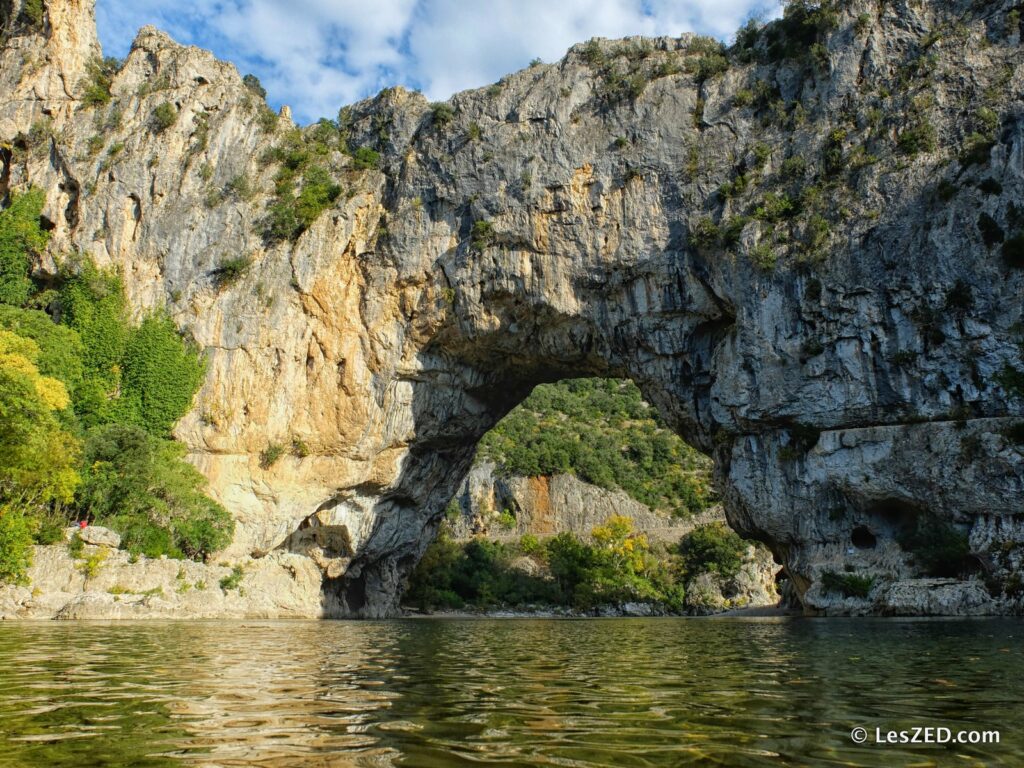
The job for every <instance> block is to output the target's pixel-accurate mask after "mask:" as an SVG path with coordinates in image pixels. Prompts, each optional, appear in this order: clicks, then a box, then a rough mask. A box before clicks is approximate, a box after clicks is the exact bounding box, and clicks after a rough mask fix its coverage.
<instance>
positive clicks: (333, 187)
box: [264, 159, 341, 242]
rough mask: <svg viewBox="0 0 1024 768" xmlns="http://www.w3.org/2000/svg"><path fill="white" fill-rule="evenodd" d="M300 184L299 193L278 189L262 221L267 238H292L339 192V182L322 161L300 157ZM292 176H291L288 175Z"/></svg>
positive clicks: (336, 196)
mask: <svg viewBox="0 0 1024 768" xmlns="http://www.w3.org/2000/svg"><path fill="white" fill-rule="evenodd" d="M300 166H301V167H303V168H304V171H303V174H302V187H301V190H300V192H299V194H298V195H293V194H292V192H291V191H290V190H286V189H281V188H280V187H279V190H278V199H277V202H276V203H274V204H273V205H272V206H271V208H270V212H269V214H268V216H267V219H266V221H265V231H264V232H265V235H266V236H267V239H268V240H270V241H272V242H273V241H280V240H295V239H296V238H298V237H299V235H301V234H302V233H303V232H305V231H306V230H307V229H309V227H310V226H311V225H312V224H313V222H314V221H316V220H317V218H319V216H320V214H321V213H323V212H324V211H325V210H326V209H327V208H329V207H330V206H331V205H332V204H333V203H334V202H335V201H336V200H337V199H338V197H340V195H341V185H340V184H338V183H337V182H335V181H334V179H333V178H332V177H331V174H330V172H329V171H328V170H327V169H326V168H324V167H323V166H321V165H315V164H310V163H309V161H308V159H307V160H303V161H301V163H300ZM288 178H289V179H290V178H291V177H290V176H289V177H288Z"/></svg>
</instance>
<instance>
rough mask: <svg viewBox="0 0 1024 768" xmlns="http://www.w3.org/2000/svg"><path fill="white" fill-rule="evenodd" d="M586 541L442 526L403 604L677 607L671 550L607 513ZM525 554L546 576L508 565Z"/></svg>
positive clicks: (571, 536)
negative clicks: (493, 537)
mask: <svg viewBox="0 0 1024 768" xmlns="http://www.w3.org/2000/svg"><path fill="white" fill-rule="evenodd" d="M593 536H594V539H593V542H587V541H584V540H582V539H580V538H579V537H577V536H576V535H574V534H572V533H561V534H559V535H557V536H554V537H553V538H550V539H548V540H547V541H546V542H544V543H543V544H542V543H540V542H538V541H537V540H536V538H535V537H528V536H524V537H523V539H522V541H521V543H520V545H519V546H516V545H513V544H503V543H500V542H494V541H488V540H486V539H473V540H471V541H468V542H464V543H459V542H454V541H452V540H451V539H449V538H448V536H447V534H446V533H445V532H442V534H441V536H440V537H439V538H438V540H437V541H435V542H434V543H433V544H431V546H430V547H429V548H428V549H427V551H426V553H425V554H424V556H423V559H422V560H420V563H419V564H418V565H417V567H416V569H415V570H414V571H413V573H412V575H411V577H410V580H409V588H408V591H407V592H406V595H405V602H406V603H407V604H412V605H418V606H420V607H422V608H461V607H465V606H470V607H473V608H492V607H495V606H524V605H536V604H542V605H563V606H572V607H575V608H581V609H590V608H593V607H595V606H598V605H606V604H617V603H621V602H625V601H628V600H645V601H651V602H658V603H661V604H663V605H666V606H668V607H669V608H670V609H673V610H680V609H681V607H682V598H683V590H682V587H681V586H680V585H679V584H678V583H677V582H676V581H675V579H674V577H673V575H672V572H673V568H672V567H671V564H670V562H669V561H670V559H671V555H669V554H668V553H666V552H655V551H654V550H652V549H651V548H650V546H649V545H648V544H647V541H646V538H645V537H643V536H637V535H636V534H634V533H633V531H632V524H631V521H630V520H629V519H628V518H612V519H610V520H609V521H608V523H607V524H606V525H604V526H599V527H598V528H595V529H594V531H593ZM523 556H528V557H531V558H533V559H534V561H535V563H537V564H538V565H540V566H542V567H543V566H546V567H547V570H548V571H549V573H550V576H548V575H544V576H533V575H529V574H527V573H526V572H524V571H523V570H521V569H519V568H516V567H514V565H513V563H514V561H516V560H517V559H518V558H520V557H523Z"/></svg>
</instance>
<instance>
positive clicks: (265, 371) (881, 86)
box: [0, 0, 1024, 616]
mask: <svg viewBox="0 0 1024 768" xmlns="http://www.w3.org/2000/svg"><path fill="white" fill-rule="evenodd" d="M15 5H18V4H17V3H15ZM838 5H841V6H842V7H841V8H840V9H839V10H838V11H837V12H836V13H835V15H834V18H832V19H831V20H829V23H828V24H825V25H824V26H823V29H822V31H820V32H818V33H816V34H818V39H819V42H818V43H817V44H816V45H815V46H814V47H810V46H804V48H803V49H801V50H799V51H796V52H795V54H796V57H795V58H793V57H790V58H785V56H784V54H785V51H781V50H780V46H779V45H773V44H772V39H771V36H770V35H762V38H761V39H760V40H759V42H758V43H757V47H756V48H755V49H754V50H753V51H752V52H751V53H750V55H748V56H743V55H741V54H736V55H733V56H732V57H731V63H730V65H729V66H728V68H727V69H725V71H717V70H719V69H721V67H720V66H716V61H717V60H714V59H707V58H706V57H707V56H709V55H713V53H709V52H708V50H707V46H701V45H700V44H699V43H696V44H695V43H694V41H693V39H692V38H690V37H683V38H679V39H668V38H662V39H655V40H640V39H631V40H626V41H620V42H607V41H603V42H598V43H595V44H590V45H586V46H584V45H580V46H576V47H575V48H573V49H572V50H570V51H569V53H568V55H567V56H566V58H564V59H563V60H562V61H560V62H558V63H556V64H551V65H547V64H545V65H540V66H535V67H531V68H530V69H527V70H524V71H522V72H518V73H516V74H513V75H510V76H509V77H507V78H505V79H504V80H503V81H501V83H499V84H497V85H495V86H491V87H489V88H484V89H481V90H477V91H467V92H464V93H461V94H458V95H456V96H455V97H453V99H452V100H451V101H450V102H449V105H450V107H451V110H450V112H449V111H447V110H434V109H432V108H431V105H430V104H428V103H427V102H426V100H425V99H424V98H423V97H422V96H421V95H419V94H416V93H409V92H406V91H403V90H401V89H392V90H389V91H386V92H383V93H382V94H380V95H379V96H377V97H376V98H374V99H371V100H368V101H365V102H362V103H360V104H357V105H355V106H354V107H353V108H351V109H350V110H348V111H347V112H346V115H345V130H346V132H347V136H346V138H347V145H348V147H349V148H352V149H354V148H357V147H368V148H373V149H374V150H375V151H378V152H379V153H380V160H379V168H358V167H357V164H356V163H354V162H353V161H352V159H351V158H350V157H349V156H347V155H344V154H342V153H341V152H339V151H336V150H334V151H332V152H329V153H328V154H327V155H326V156H325V157H324V158H323V161H322V162H323V164H324V165H325V166H326V167H329V168H330V169H331V171H332V173H333V174H334V177H335V178H336V180H337V181H338V183H340V184H341V186H342V189H343V192H342V194H341V195H340V196H338V198H337V200H336V201H335V202H334V203H333V204H332V205H331V206H329V207H328V209H327V210H326V211H324V212H323V213H322V214H321V215H320V216H319V217H318V218H317V219H316V220H315V222H314V223H313V224H312V225H311V226H310V227H309V228H308V229H307V230H306V231H305V232H303V233H302V234H301V235H300V236H299V237H298V238H297V239H296V240H295V241H294V242H292V241H284V242H276V243H275V242H268V241H267V239H266V238H265V237H264V232H265V229H266V228H265V225H264V223H263V222H264V220H265V217H266V215H267V212H268V209H269V208H270V207H271V206H272V204H273V195H274V194H275V191H274V179H275V176H276V175H277V174H278V173H279V171H280V168H281V167H282V165H281V160H280V157H279V156H278V157H276V158H275V157H274V156H272V155H270V154H268V153H267V150H268V149H269V148H271V147H274V146H277V145H280V144H281V143H282V141H284V137H286V136H287V134H288V132H289V131H290V130H292V128H293V126H292V125H291V123H290V121H289V120H288V118H287V117H286V116H285V117H281V118H278V119H273V118H270V119H268V116H267V114H266V112H265V108H264V107H263V105H262V100H261V99H260V98H259V97H258V96H256V95H255V94H253V93H252V91H250V90H249V89H248V88H246V87H245V85H243V83H242V80H241V78H240V76H239V74H238V72H237V71H236V70H235V68H234V67H233V66H231V65H230V64H225V63H222V62H219V61H217V60H215V59H214V58H213V57H212V55H210V54H209V53H207V52H204V51H201V50H198V49H195V48H187V47H183V46H180V45H178V44H176V43H174V42H173V41H171V40H170V39H169V38H168V37H167V36H166V35H164V34H162V33H160V32H158V31H156V30H154V29H152V28H146V29H143V30H142V31H141V32H140V33H139V36H138V38H137V39H136V41H135V44H134V46H133V48H132V51H131V53H130V54H129V56H128V57H127V60H126V61H125V62H124V64H123V66H122V67H121V68H120V69H119V71H117V72H116V74H115V75H114V76H113V78H112V84H111V87H110V91H111V95H112V99H111V101H110V103H109V104H107V105H90V104H88V103H86V102H85V101H84V100H83V95H84V94H85V92H86V87H87V84H88V83H87V79H88V78H87V63H88V61H89V59H90V58H91V57H93V56H94V55H96V53H97V46H96V38H95V33H94V23H93V19H92V3H91V2H89V0H75V1H74V2H72V0H63V1H58V0H47V1H46V3H45V17H44V18H43V20H42V22H41V23H40V24H39V25H37V26H33V25H29V24H26V23H24V22H23V21H19V19H20V18H21V17H19V16H18V15H17V13H16V12H15V11H14V10H13V9H12V3H11V0H7V1H6V2H5V3H3V4H2V8H0V20H2V21H3V23H4V30H5V32H4V40H3V45H4V47H3V52H2V54H0V82H2V83H3V91H4V94H5V96H4V98H3V100H2V102H0V134H2V136H0V138H2V140H3V142H4V145H3V149H2V157H3V169H2V176H0V194H7V192H8V191H9V190H15V191H16V190H22V189H25V188H27V187H28V186H30V185H35V186H37V187H40V188H42V189H44V190H45V191H46V193H47V201H48V202H47V208H46V210H45V211H44V215H45V218H46V222H47V225H48V226H50V227H52V235H53V236H52V239H51V243H52V248H51V253H52V255H53V256H55V257H56V256H59V255H60V254H67V253H69V252H77V251H81V252H88V253H89V254H91V255H92V257H93V258H94V259H95V260H96V261H97V262H98V263H99V264H101V265H115V266H116V267H118V268H119V269H120V270H121V271H122V273H123V275H124V278H125V282H126V285H127V288H128V292H129V295H130V300H131V303H132V306H133V308H134V309H135V310H136V311H137V312H138V313H140V314H141V313H143V312H145V311H147V310H150V309H152V308H155V307H166V308H167V310H168V311H169V312H170V313H171V315H172V316H173V317H174V319H175V320H176V321H177V323H178V324H179V326H180V327H181V329H182V330H183V331H184V332H185V333H187V334H189V335H191V336H192V337H193V338H195V340H196V341H197V342H198V343H199V344H200V345H201V346H202V347H204V348H205V350H206V356H207V360H208V373H207V377H206V380H205V383H204V385H203V387H202V389H201V391H200V393H199V395H198V396H197V398H196V402H195V407H194V408H193V409H192V411H191V412H190V413H189V414H188V415H187V416H186V417H185V418H184V419H183V420H182V421H181V423H180V424H179V426H178V428H177V437H178V438H179V439H180V440H182V441H183V442H184V443H185V444H186V445H187V446H188V447H189V450H190V453H191V458H192V460H193V461H194V463H195V464H196V466H198V467H199V468H200V469H201V470H202V471H203V472H204V473H205V474H206V476H207V477H208V478H209V479H210V483H211V488H212V492H213V494H214V495H215V496H216V497H217V498H218V499H219V500H220V501H221V502H223V503H224V504H225V505H226V506H227V507H228V509H230V510H231V511H232V513H233V514H234V515H235V516H236V518H237V519H238V522H239V526H238V532H237V534H236V539H235V541H234V543H233V544H232V546H231V550H230V552H229V553H228V554H229V555H238V556H240V555H244V554H250V553H256V554H261V553H266V552H269V551H271V550H274V549H276V548H281V547H287V548H292V547H294V548H296V549H297V550H301V551H302V552H303V553H305V554H308V555H310V556H311V557H313V558H314V560H316V561H317V562H318V563H320V564H321V565H322V570H323V573H324V574H325V575H324V580H323V585H322V591H323V596H322V602H323V609H324V612H325V613H326V614H329V615H344V616H380V615H384V614H386V613H388V612H389V611H391V610H392V609H393V608H394V607H395V606H396V604H397V599H398V595H399V592H400V588H401V585H402V583H403V579H404V577H405V575H406V574H407V573H408V571H409V569H410V568H411V567H412V566H413V564H414V563H415V562H416V560H417V558H418V557H419V555H420V554H421V553H422V551H423V549H424V548H425V547H426V545H427V544H428V542H429V541H430V539H431V537H432V536H433V534H434V532H435V530H436V526H437V523H438V520H439V519H440V516H441V515H442V511H443V509H444V507H445V505H446V503H447V502H448V500H449V498H450V497H451V495H452V494H453V493H454V491H455V489H456V488H457V486H458V484H459V483H460V481H461V480H462V478H463V476H464V474H465V473H466V471H467V470H468V468H469V466H470V463H471V460H472V457H473V452H474V446H475V444H476V441H477V440H478V439H479V438H480V436H481V435H482V434H483V433H484V432H485V431H486V430H487V429H489V428H490V427H491V426H492V425H493V424H494V423H495V422H496V420H498V419H499V418H500V417H501V416H502V415H503V414H504V413H506V412H507V411H508V409H510V408H512V407H514V406H515V405H516V404H517V403H518V402H519V401H520V400H521V399H522V398H523V397H524V396H525V395H526V394H527V393H528V392H529V391H530V389H531V388H532V387H533V386H534V385H535V384H537V383H538V382H544V381H552V380H556V379H559V378H562V377H567V376H587V375H599V376H617V377H628V378H631V379H633V380H634V381H635V382H636V383H637V384H638V385H639V386H640V388H641V389H642V391H643V392H644V395H645V397H646V398H647V399H648V400H649V401H650V402H651V403H653V404H654V405H656V406H657V407H658V408H659V409H660V410H661V412H662V414H663V415H664V417H665V419H666V420H667V422H668V423H669V424H670V425H671V426H672V427H673V428H674V429H676V430H677V431H678V432H679V433H680V434H681V435H683V436H684V437H685V439H687V440H688V441H689V442H690V443H691V444H693V445H694V446H696V447H698V448H700V449H702V450H704V451H706V452H707V453H709V454H711V455H712V456H713V457H714V459H715V461H716V479H717V483H718V486H719V490H720V493H721V495H722V497H723V499H724V502H725V508H726V513H727V515H728V518H729V520H730V522H731V523H732V525H733V526H734V527H736V528H737V529H739V530H740V531H741V532H743V533H745V534H748V535H752V536H754V537H757V538H759V539H761V540H763V541H765V542H766V543H767V544H768V545H769V546H770V547H771V548H772V550H773V551H774V553H775V555H776V557H777V558H778V559H779V561H780V562H782V563H783V564H784V566H785V568H786V570H787V572H788V574H789V576H790V577H791V579H792V582H793V583H794V585H795V586H796V591H797V594H798V596H799V598H800V600H801V601H802V602H803V604H804V606H805V607H806V608H808V609H809V610H823V611H828V612H837V613H858V612H885V611H896V612H901V613H915V612H922V613H928V612H957V611H959V610H960V608H958V607H957V606H965V605H966V606H969V611H970V612H974V613H985V612H1010V611H1015V610H1017V609H1018V608H1019V605H1020V603H1019V597H1017V594H1018V593H1019V592H1020V591H1021V590H1020V580H1019V577H1018V576H1017V575H1016V574H1017V573H1018V571H1019V568H1018V567H1019V565H1020V553H1019V551H1018V547H1017V542H1018V540H1020V538H1021V523H1020V516H1021V514H1022V513H1024V509H1022V506H1021V499H1022V498H1024V487H1022V486H1024V471H1022V453H1021V451H1022V448H1021V445H1020V442H1019V440H1020V430H1019V429H1016V430H1015V427H1016V426H1017V425H1018V423H1019V422H1018V419H1020V418H1021V417H1022V416H1024V413H1022V412H1024V401H1022V398H1021V395H1022V394H1024V391H1022V382H1024V375H1018V374H1015V373H1014V372H1015V371H1024V362H1022V360H1021V346H1020V344H1021V340H1022V336H1021V320H1022V317H1021V315H1022V298H1021V297H1022V295H1024V270H1022V269H1021V268H1020V266H1019V265H1020V263H1021V261H1022V260H1024V257H1022V256H1021V254H1020V251H1021V250H1022V249H1021V244H1020V242H1019V241H1015V240H1014V238H1015V237H1016V236H1018V235H1019V234H1020V232H1021V231H1022V228H1024V208H1022V205H1024V203H1022V202H1021V201H1022V190H1024V183H1022V182H1024V180H1022V173H1024V118H1022V114H1021V109H1022V104H1021V100H1020V94H1021V93H1022V90H1024V77H1022V69H1021V57H1022V54H1021V48H1020V34H1021V30H1020V25H1019V14H1018V17H1015V16H1013V15H1012V14H1011V13H1010V11H1011V9H1012V8H1013V7H1014V5H1015V3H1014V2H1012V1H1011V0H1006V1H1005V2H996V3H986V4H977V3H971V2H966V1H962V2H952V3H950V2H924V3H921V2H917V3H909V2H902V1H901V2H887V3H884V4H876V3H874V2H868V1H867V0H858V2H854V3H841V4H838ZM19 7H20V6H19ZM832 21H834V24H832V23H831V22H832ZM790 53H793V52H792V51H790ZM743 59H747V60H750V63H742V60H743ZM773 59H774V60H773ZM165 103H166V104H169V105H171V106H172V107H173V110H174V118H175V119H174V121H173V124H171V125H169V126H163V127H162V126H160V125H159V124H158V122H155V120H154V114H155V111H156V110H157V108H158V107H159V106H160V105H162V104H165ZM33 126H35V130H33ZM19 134H21V135H20V136H19ZM973 134H976V135H973ZM97 137H98V138H97ZM796 158H799V159H796ZM239 179H244V180H245V181H246V182H247V185H241V184H239V183H238V180H239ZM238 257H244V258H245V259H247V260H248V261H247V262H246V263H247V264H248V266H247V268H245V269H244V270H242V271H241V274H240V275H239V276H238V279H236V280H234V281H233V282H228V281H225V280H223V279H220V273H218V271H217V270H218V268H219V267H221V266H222V265H223V264H224V263H225V261H226V260H227V259H229V258H238ZM53 269H54V263H53V261H52V259H50V258H45V259H43V260H42V262H41V263H40V264H39V265H38V270H39V272H40V274H41V275H45V274H47V273H49V272H52V270H53ZM1015 435H1016V437H1015ZM273 445H281V446H286V447H288V446H293V445H297V446H299V445H300V446H301V450H291V451H286V455H285V456H284V457H282V458H280V459H279V460H277V461H276V462H274V463H273V464H268V462H267V461H262V462H261V454H264V452H265V451H266V449H267V448H268V446H273ZM919 525H920V526H921V527H923V528H928V527H929V526H931V527H932V528H933V529H934V530H944V531H945V530H947V529H948V527H949V526H952V527H953V528H954V529H955V531H959V532H960V533H961V534H964V535H967V536H969V541H970V549H971V550H973V552H974V554H973V555H972V556H970V557H967V558H965V563H964V565H963V567H962V568H961V567H958V568H957V569H956V570H957V573H956V575H955V578H957V579H958V580H957V581H955V582H954V584H953V587H952V588H953V591H954V592H956V590H957V589H959V588H960V587H962V588H963V589H964V590H968V591H969V594H970V597H971V599H970V600H963V599H958V598H956V597H955V596H952V597H951V596H949V595H947V594H946V593H947V592H949V585H948V584H944V585H941V586H942V589H943V590H945V592H943V595H944V597H943V598H942V599H935V598H934V595H932V594H931V592H930V590H931V586H929V585H930V584H931V582H923V581H922V582H919V581H915V579H917V578H918V577H923V576H925V575H927V574H926V573H925V572H924V568H923V565H922V563H923V562H924V560H925V559H926V558H924V557H923V556H922V555H921V553H920V552H917V553H915V552H913V551H908V550H910V549H912V547H910V546H909V545H908V546H904V545H902V544H901V543H900V541H903V542H904V544H906V542H907V535H906V532H907V531H908V530H910V529H915V528H916V527H918V526H919ZM310 528H325V530H324V531H322V532H319V533H308V532H307V531H308V529H310ZM859 528H864V529H866V530H867V531H868V535H867V536H865V535H864V534H863V533H861V534H858V535H857V537H856V538H857V541H856V543H855V542H854V538H855V537H854V531H855V530H858V529H859ZM968 561H970V562H968ZM971 562H973V563H975V566H976V570H977V571H978V575H971V574H970V570H971ZM826 573H831V574H832V575H833V576H836V575H838V576H839V577H844V576H849V575H855V576H860V577H863V578H865V579H872V578H873V581H871V582H870V583H871V586H870V589H869V590H868V591H867V596H863V595H856V594H853V595H848V594H845V593H844V592H843V590H842V589H840V588H837V587H836V586H835V583H836V582H835V579H832V580H831V581H829V580H828V579H825V578H824V575H825V574H826ZM982 578H984V579H985V583H984V584H982V583H981V582H979V581H978V579H982ZM827 583H831V584H832V585H833V586H831V587H828V586H827ZM854 591H856V590H854ZM931 591H934V590H931ZM889 594H894V595H898V599H894V600H893V601H892V602H891V603H890V602H887V595H889ZM964 594H967V593H964ZM915 595H918V596H919V597H915ZM936 606H937V607H936ZM965 610H967V609H965Z"/></svg>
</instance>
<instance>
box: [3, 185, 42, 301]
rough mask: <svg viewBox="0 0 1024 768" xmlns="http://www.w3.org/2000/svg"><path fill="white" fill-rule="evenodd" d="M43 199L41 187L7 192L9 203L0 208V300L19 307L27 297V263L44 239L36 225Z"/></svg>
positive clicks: (39, 249) (29, 289) (29, 281)
mask: <svg viewBox="0 0 1024 768" xmlns="http://www.w3.org/2000/svg"><path fill="white" fill-rule="evenodd" d="M45 200H46V198H45V196H44V195H43V192H42V190H39V189H32V190H29V191H28V192H26V193H25V194H22V195H18V194H13V195H11V204H10V205H9V206H8V207H7V208H6V209H5V210H3V211H0V303H3V304H13V305H15V306H21V305H22V304H24V303H25V302H26V301H27V300H28V296H29V293H30V292H31V290H32V281H31V280H30V279H29V262H30V260H31V258H32V255H33V254H34V253H37V252H39V251H41V250H42V249H43V247H45V245H46V241H47V239H48V235H47V233H46V232H45V231H43V230H42V229H41V228H40V227H39V214H40V212H41V211H42V210H43V203H44V202H45Z"/></svg>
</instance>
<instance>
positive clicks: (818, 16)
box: [761, 0, 839, 61]
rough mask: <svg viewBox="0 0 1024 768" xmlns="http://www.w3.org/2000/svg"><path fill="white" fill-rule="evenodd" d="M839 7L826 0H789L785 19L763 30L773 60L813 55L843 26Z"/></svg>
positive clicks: (769, 57)
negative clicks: (834, 31)
mask: <svg viewBox="0 0 1024 768" xmlns="http://www.w3.org/2000/svg"><path fill="white" fill-rule="evenodd" d="M835 6H836V4H835V3H834V2H829V1H828V0H825V1H824V2H816V1H815V0H787V2H786V4H785V10H784V11H783V14H782V18H781V19H779V20H777V21H774V22H772V23H770V24H767V25H766V26H765V27H764V29H763V30H762V31H761V35H762V36H763V37H764V39H765V41H766V43H767V55H768V59H769V60H770V61H779V60H780V59H802V58H807V57H809V56H810V53H811V48H812V47H813V46H814V45H815V43H823V42H824V41H825V39H826V37H827V36H828V34H829V33H830V32H831V31H832V30H834V29H835V28H836V27H837V26H838V25H839V14H838V12H837V11H836V7H835Z"/></svg>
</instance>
